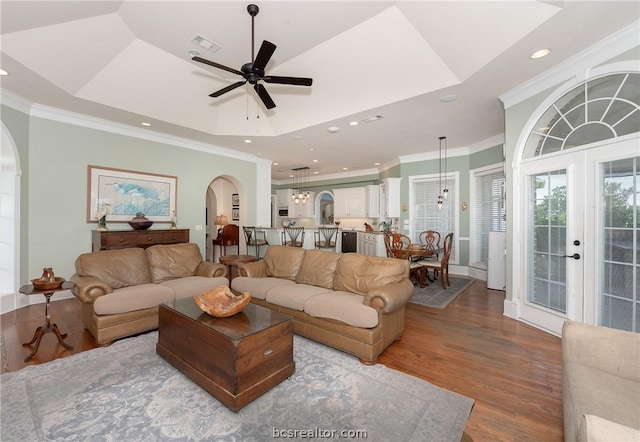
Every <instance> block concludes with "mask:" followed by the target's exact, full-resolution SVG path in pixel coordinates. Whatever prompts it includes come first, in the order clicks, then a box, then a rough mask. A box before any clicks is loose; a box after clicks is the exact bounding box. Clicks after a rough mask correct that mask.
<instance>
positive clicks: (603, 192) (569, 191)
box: [513, 71, 640, 335]
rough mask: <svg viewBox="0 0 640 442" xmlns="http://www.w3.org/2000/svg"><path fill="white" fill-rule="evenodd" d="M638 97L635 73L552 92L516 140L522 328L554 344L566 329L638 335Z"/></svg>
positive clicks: (517, 253) (639, 77)
mask: <svg viewBox="0 0 640 442" xmlns="http://www.w3.org/2000/svg"><path fill="white" fill-rule="evenodd" d="M638 90H640V73H638V72H619V71H618V72H616V73H614V74H604V75H601V76H598V77H595V78H591V79H589V80H587V81H585V82H583V83H581V84H579V85H577V86H574V87H573V88H571V89H570V90H568V91H566V90H564V91H556V93H554V94H553V95H552V97H550V98H552V99H551V100H548V101H547V103H546V104H543V105H542V106H540V107H539V108H538V110H537V111H536V112H535V113H534V114H533V115H532V117H531V119H530V122H531V124H530V125H528V127H529V129H528V130H526V131H525V132H526V133H523V134H522V136H521V137H520V142H519V145H518V152H519V154H517V155H516V157H515V159H514V165H513V167H514V177H519V178H517V179H514V189H513V190H514V207H516V212H517V213H518V214H519V215H518V216H519V219H518V220H516V222H515V223H514V224H515V225H516V229H517V230H518V231H520V232H521V233H520V235H519V236H521V237H522V238H523V242H522V243H521V244H518V243H517V242H516V241H514V245H515V247H514V252H515V257H516V262H515V263H514V287H515V288H516V291H517V292H518V293H521V294H522V296H520V298H519V300H518V317H519V319H521V320H523V321H525V322H529V323H531V324H533V325H534V326H536V327H539V328H542V329H545V330H547V331H550V332H552V333H554V334H558V335H559V334H560V333H561V329H562V324H563V323H564V321H566V320H573V321H579V322H585V323H590V324H598V325H605V326H608V327H612V328H619V329H624V330H631V331H640V317H639V316H640V313H639V312H640V299H639V298H640V293H639V290H638V285H640V281H639V280H638V278H640V222H639V221H638V216H640V214H639V213H638V210H637V207H638V205H639V204H640V149H638V145H639V143H640V94H638ZM549 102H551V104H550V105H549ZM515 236H516V235H515V234H514V237H515Z"/></svg>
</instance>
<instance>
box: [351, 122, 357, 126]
mask: <svg viewBox="0 0 640 442" xmlns="http://www.w3.org/2000/svg"><path fill="white" fill-rule="evenodd" d="M357 125H358V122H357V121H351V122H349V126H357Z"/></svg>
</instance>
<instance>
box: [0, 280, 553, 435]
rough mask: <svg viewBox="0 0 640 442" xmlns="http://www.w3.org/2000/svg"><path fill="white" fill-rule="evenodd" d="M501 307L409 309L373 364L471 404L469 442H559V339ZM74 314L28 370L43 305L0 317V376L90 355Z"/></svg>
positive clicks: (479, 298)
mask: <svg viewBox="0 0 640 442" xmlns="http://www.w3.org/2000/svg"><path fill="white" fill-rule="evenodd" d="M503 302H504V293H503V292H498V291H493V290H487V289H486V287H485V284H484V282H482V281H476V282H475V283H474V284H473V285H471V287H469V288H468V289H467V290H465V292H464V293H462V294H461V295H460V296H458V297H457V298H456V300H455V301H453V302H452V303H451V304H449V305H448V306H447V308H445V309H442V310H441V309H435V308H429V307H424V306H419V305H415V304H409V305H408V306H407V311H406V323H405V333H404V336H403V338H402V339H401V340H400V341H398V342H396V343H394V344H393V345H391V346H390V347H389V348H388V349H387V350H386V351H385V352H384V353H383V354H382V355H381V356H380V362H381V363H383V364H384V365H386V366H388V367H391V368H394V369H397V370H400V371H402V372H404V373H407V374H411V375H413V376H416V377H419V378H422V379H424V380H426V381H428V382H430V383H432V384H434V385H437V386H439V387H442V388H446V389H448V390H451V391H455V392H457V393H460V394H462V395H465V396H468V397H470V398H472V399H474V400H475V404H474V408H473V410H472V411H471V416H470V418H469V422H468V424H467V427H466V433H467V434H468V435H469V436H471V437H472V438H473V439H474V441H476V442H479V441H528V440H529V441H561V440H562V439H563V429H562V391H561V388H562V380H561V374H562V369H561V356H562V355H561V346H560V338H557V337H555V336H551V335H548V334H546V333H544V332H542V331H539V330H537V329H535V328H533V327H530V326H528V325H526V324H523V323H520V322H518V321H514V320H512V319H509V318H507V317H505V316H504V315H503V314H502V309H503ZM80 311H81V307H80V302H79V301H77V300H75V299H65V300H62V301H53V302H52V304H51V316H52V322H55V323H57V324H58V326H59V327H60V330H61V331H62V333H68V337H67V338H66V340H65V342H67V343H69V344H71V345H73V346H74V349H73V350H66V349H64V348H63V347H62V346H59V345H58V342H57V340H56V337H55V336H54V335H53V334H47V335H45V336H44V338H43V342H42V344H41V345H40V349H39V350H38V353H36V355H35V356H34V358H33V359H32V360H31V361H30V362H28V363H24V362H23V358H24V357H25V356H27V355H28V354H29V352H30V351H29V349H28V348H25V347H23V346H22V344H21V343H22V342H27V341H29V340H31V337H32V336H33V332H34V330H35V329H36V328H37V327H38V326H39V325H42V323H43V322H44V305H43V304H41V305H33V306H29V307H25V308H23V309H20V310H17V311H14V312H11V313H7V314H4V315H2V316H0V330H1V335H0V357H1V359H0V361H1V368H2V373H5V372H9V371H15V370H18V369H20V368H22V367H24V366H26V365H33V364H41V363H44V362H48V361H51V360H53V359H56V358H60V357H66V356H69V355H71V354H74V353H79V352H81V351H85V350H89V349H91V348H95V344H94V341H93V339H92V338H91V336H90V335H89V333H88V332H87V331H86V330H84V329H83V327H82V321H81V315H80Z"/></svg>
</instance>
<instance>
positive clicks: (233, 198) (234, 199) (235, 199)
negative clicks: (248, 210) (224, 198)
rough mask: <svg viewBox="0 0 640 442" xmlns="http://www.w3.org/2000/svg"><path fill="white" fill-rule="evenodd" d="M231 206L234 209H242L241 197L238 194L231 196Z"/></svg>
mask: <svg viewBox="0 0 640 442" xmlns="http://www.w3.org/2000/svg"><path fill="white" fill-rule="evenodd" d="M231 205H232V206H233V207H240V195H238V194H237V193H232V194H231Z"/></svg>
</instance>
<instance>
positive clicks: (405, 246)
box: [384, 233, 427, 287]
mask: <svg viewBox="0 0 640 442" xmlns="http://www.w3.org/2000/svg"><path fill="white" fill-rule="evenodd" d="M384 245H385V248H386V249H387V257H389V258H396V259H406V260H407V261H409V275H410V276H414V277H415V278H416V281H417V282H418V284H419V285H420V287H426V285H427V284H426V273H425V272H426V269H425V268H424V267H423V266H422V264H420V263H419V261H413V260H412V259H411V238H409V237H408V236H407V235H403V234H402V233H387V234H386V235H385V236H384Z"/></svg>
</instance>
